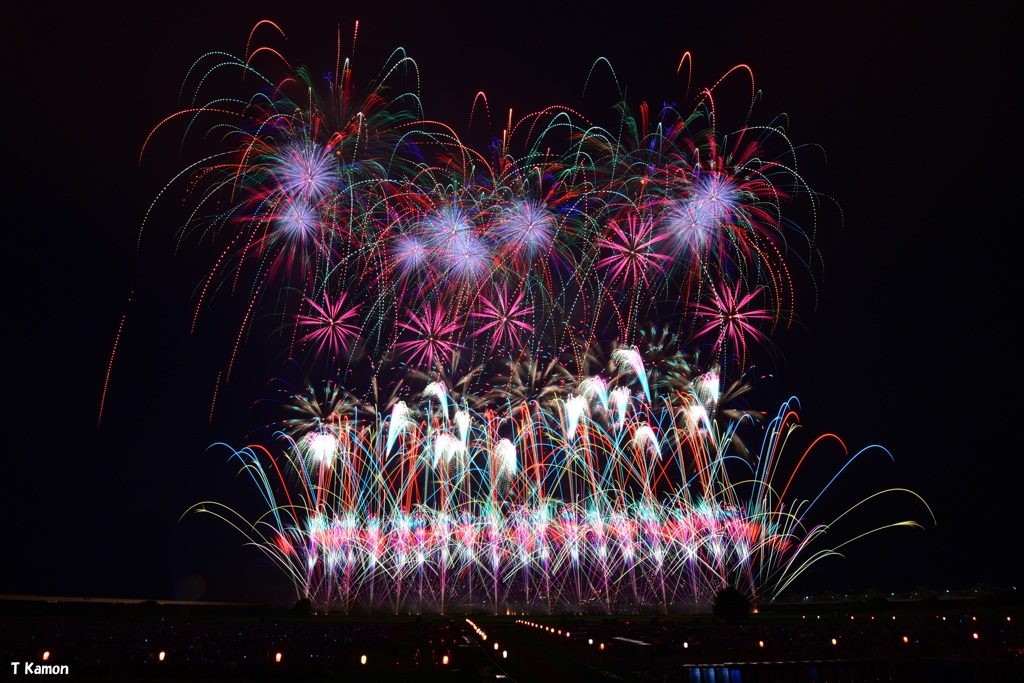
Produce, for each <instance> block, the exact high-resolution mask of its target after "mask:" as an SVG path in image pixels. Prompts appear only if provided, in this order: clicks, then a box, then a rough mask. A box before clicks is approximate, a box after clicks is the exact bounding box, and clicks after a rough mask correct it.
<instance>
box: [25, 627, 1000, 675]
mask: <svg viewBox="0 0 1024 683" xmlns="http://www.w3.org/2000/svg"><path fill="white" fill-rule="evenodd" d="M803 618H804V619H806V618H807V617H806V615H805V616H804V617H803ZM818 618H819V619H820V618H821V617H820V616H819V617H818ZM935 618H936V619H942V621H946V617H940V616H938V615H936V616H935ZM874 619H875V618H874V617H871V620H872V621H874ZM893 619H894V620H895V619H896V617H895V616H893ZM977 620H978V617H971V621H977ZM1006 620H1007V621H1010V620H1011V619H1010V617H1006ZM850 621H853V617H852V616H851V617H850ZM466 623H467V624H469V625H470V626H471V627H472V628H473V630H474V631H476V634H477V635H478V636H480V639H481V640H485V641H486V640H487V634H486V633H484V630H483V629H482V628H480V627H479V626H477V625H476V624H475V623H473V622H472V621H470V620H469V619H466ZM516 623H517V624H523V625H524V626H532V627H533V628H542V629H544V631H545V632H547V633H550V634H552V635H559V636H560V635H562V630H561V629H555V628H552V627H551V626H542V625H541V624H538V623H535V622H532V621H525V620H523V619H516ZM569 635H570V632H569V631H566V632H565V637H566V638H568V637H569ZM971 638H972V639H973V640H979V636H978V633H977V631H975V632H973V633H971ZM903 642H904V643H909V642H910V638H909V637H908V636H903ZM593 644H594V639H593V638H587V645H593ZM832 644H833V645H838V644H839V642H838V641H837V640H836V639H835V638H833V639H832ZM757 646H758V647H764V641H763V640H759V641H757ZM689 647H690V644H689V643H685V642H684V643H683V649H684V650H686V649H688V648H689ZM599 648H600V649H602V650H603V649H604V643H600V644H599ZM494 650H495V652H497V650H498V643H495V644H494ZM501 656H502V658H504V659H508V650H502V651H501ZM156 658H157V660H158V661H161V662H162V661H164V660H165V659H166V658H167V652H166V651H164V650H160V652H159V653H157V656H156ZM49 659H50V651H49V650H46V651H44V652H43V655H42V660H43V661H44V662H46V661H49ZM274 661H275V662H277V663H278V664H280V663H281V653H280V652H275V653H274ZM359 663H360V664H366V655H365V654H364V655H361V656H360V657H359ZM441 663H442V664H444V665H446V666H447V664H448V655H445V656H444V657H442V658H441Z"/></svg>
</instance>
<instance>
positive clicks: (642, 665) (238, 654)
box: [0, 610, 1024, 683]
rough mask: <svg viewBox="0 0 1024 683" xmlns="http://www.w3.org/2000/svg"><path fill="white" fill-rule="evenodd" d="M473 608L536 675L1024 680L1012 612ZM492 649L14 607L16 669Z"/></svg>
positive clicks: (361, 629) (137, 669)
mask: <svg viewBox="0 0 1024 683" xmlns="http://www.w3.org/2000/svg"><path fill="white" fill-rule="evenodd" d="M473 618H474V619H476V620H477V621H480V622H483V621H484V620H486V621H487V622H488V623H490V624H492V625H493V626H492V627H491V628H494V629H500V630H501V631H502V632H503V633H504V634H505V637H511V636H513V635H514V637H515V638H516V639H518V640H519V641H520V643H522V645H520V652H517V653H516V654H517V655H518V656H520V657H523V659H519V660H518V662H519V667H520V668H519V671H520V672H522V671H523V670H524V669H523V668H522V667H523V666H524V665H523V664H522V663H521V662H523V661H524V659H526V660H527V661H528V660H529V658H530V657H533V658H534V659H536V660H537V661H540V660H542V659H548V660H550V659H551V658H557V659H560V660H564V661H565V662H579V666H578V667H577V668H578V670H579V671H580V680H589V679H590V678H591V677H592V675H593V674H594V673H595V672H597V673H600V672H603V671H607V672H609V673H611V674H614V675H615V676H617V677H620V678H622V679H624V680H634V681H650V680H657V681H693V680H698V681H704V680H720V679H721V678H722V676H726V680H730V681H744V682H746V681H762V680H763V681H776V680H779V681H781V680H822V681H824V680H850V681H854V680H896V681H918V680H922V681H924V680H979V681H981V680H984V681H999V680H1024V628H1022V627H1024V618H1021V617H1020V615H1019V613H1010V612H1009V611H1008V612H1007V613H1006V614H1005V615H1001V614H996V613H985V614H971V613H968V612H961V613H955V614H954V613H953V612H947V613H945V614H934V615H927V614H923V613H922V614H915V615H907V614H900V615H891V614H885V613H882V612H879V613H878V614H870V615H868V614H856V615H849V614H844V613H840V612H839V611H838V610H836V611H834V612H831V613H826V614H824V615H822V614H813V613H809V614H806V615H800V614H796V613H794V614H791V615H788V616H786V617H785V618H778V617H776V618H769V617H767V616H759V615H754V616H753V617H752V618H751V619H749V620H748V621H745V622H743V623H719V622H714V621H712V620H710V619H709V618H706V617H690V618H688V617H671V616H669V617H665V616H662V617H652V616H645V617H622V616H620V617H615V618H612V617H605V618H601V617H580V616H574V615H564V616H547V615H545V616H536V617H522V616H520V617H514V616H509V617H504V616H503V617H483V616H480V617H473ZM563 631H564V632H565V633H564V635H563V633H562V632H563ZM570 634H571V635H570ZM488 645H490V643H487V644H486V645H484V644H483V643H482V642H481V641H480V636H479V634H477V633H475V630H474V629H472V628H470V627H469V626H468V625H467V619H466V618H465V617H464V616H449V617H440V616H430V617H422V618H417V617H411V616H407V617H400V618H396V617H385V616H373V617H370V616H360V617H335V616H331V617H325V616H316V615H295V614H292V613H287V612H285V613H271V612H267V613H262V614H246V615H243V616H238V615H231V614H202V615H196V614H187V613H180V612H178V613H175V612H173V611H169V610H163V611H162V610H152V611H150V612H146V613H142V612H138V611H125V612H123V613H119V614H113V613H111V614H88V613H81V614H75V613H68V612H50V613H39V614H33V613H25V612H24V611H22V612H20V613H17V614H12V613H4V612H0V657H2V658H3V660H2V661H0V667H3V668H0V678H3V679H11V678H21V677H23V672H24V669H25V665H26V664H34V665H51V666H58V665H59V666H67V669H66V672H67V674H68V675H69V676H70V677H72V678H75V679H81V680H139V679H161V680H253V679H275V678H277V679H282V680H285V679H307V680H318V679H335V680H346V681H354V680H373V681H377V682H380V681H387V680H413V679H416V680H418V681H429V680H473V681H479V680H495V677H496V675H497V674H496V671H497V670H496V669H494V668H493V667H491V666H490V664H491V662H490V660H488V659H487V655H494V654H495V653H490V652H489V648H488V647H487V646H488ZM482 646H483V647H482ZM524 650H525V651H527V652H528V653H532V654H526V655H522V654H520V653H521V652H522V651H524ZM14 663H19V664H20V671H16V670H15V667H14V666H13V664H14ZM573 666H575V664H574V665H573ZM568 670H575V669H571V667H570V668H569V669H568ZM510 671H511V669H510ZM525 671H528V672H529V671H531V669H530V666H529V665H526V668H525ZM734 672H739V673H734ZM19 673H20V674H22V675H18V674H19ZM498 677H500V676H498ZM716 677H717V678H716ZM518 678H520V679H523V677H522V674H520V676H519V677H518ZM527 678H528V677H527ZM523 680H527V679H523ZM531 680H544V678H543V677H542V676H541V677H538V678H534V679H531ZM560 683H566V680H562V681H560Z"/></svg>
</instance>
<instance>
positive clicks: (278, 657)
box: [274, 652, 281, 662]
mask: <svg viewBox="0 0 1024 683" xmlns="http://www.w3.org/2000/svg"><path fill="white" fill-rule="evenodd" d="M274 661H275V662H280V661H281V653H280V652H278V653H277V654H276V655H274Z"/></svg>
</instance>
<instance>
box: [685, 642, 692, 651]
mask: <svg viewBox="0 0 1024 683" xmlns="http://www.w3.org/2000/svg"><path fill="white" fill-rule="evenodd" d="M689 648H690V644H689V643H685V642H684V643H683V649H684V650H687V649H689Z"/></svg>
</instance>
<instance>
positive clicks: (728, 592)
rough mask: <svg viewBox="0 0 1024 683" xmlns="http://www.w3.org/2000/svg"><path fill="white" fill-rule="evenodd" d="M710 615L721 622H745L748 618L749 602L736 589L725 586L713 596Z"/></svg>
mask: <svg viewBox="0 0 1024 683" xmlns="http://www.w3.org/2000/svg"><path fill="white" fill-rule="evenodd" d="M711 613H712V614H714V615H715V618H716V619H721V620H722V621H727V622H737V621H746V620H747V619H748V618H749V617H750V600H749V599H747V596H745V595H744V594H743V593H741V592H740V591H739V590H738V589H736V588H733V587H732V586H726V587H725V588H723V589H721V590H720V591H718V593H717V594H716V595H715V602H714V605H713V606H712V608H711Z"/></svg>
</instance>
